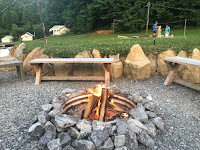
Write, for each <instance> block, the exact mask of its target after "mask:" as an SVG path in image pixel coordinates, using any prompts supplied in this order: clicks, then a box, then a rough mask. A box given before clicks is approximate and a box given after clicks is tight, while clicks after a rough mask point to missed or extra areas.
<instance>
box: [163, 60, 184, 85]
mask: <svg viewBox="0 0 200 150" xmlns="http://www.w3.org/2000/svg"><path fill="white" fill-rule="evenodd" d="M167 63H168V62H167ZM171 65H172V63H171ZM180 66H181V65H180V64H176V63H175V64H174V66H173V69H172V70H171V71H170V72H169V74H168V76H167V78H166V80H165V82H164V85H170V84H171V83H172V82H173V80H174V78H175V77H176V75H177V72H178V69H179V68H180Z"/></svg>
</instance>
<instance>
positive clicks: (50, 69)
mask: <svg viewBox="0 0 200 150" xmlns="http://www.w3.org/2000/svg"><path fill="white" fill-rule="evenodd" d="M43 51H44V50H41V49H40V48H35V49H34V50H32V52H30V53H29V54H28V56H27V57H26V59H25V60H24V63H23V68H24V73H25V74H28V75H35V71H34V70H33V68H32V66H31V65H30V63H29V61H31V60H33V59H37V58H49V56H47V55H45V54H43ZM42 75H50V76H52V75H55V70H54V66H53V65H52V64H44V65H43V67H42Z"/></svg>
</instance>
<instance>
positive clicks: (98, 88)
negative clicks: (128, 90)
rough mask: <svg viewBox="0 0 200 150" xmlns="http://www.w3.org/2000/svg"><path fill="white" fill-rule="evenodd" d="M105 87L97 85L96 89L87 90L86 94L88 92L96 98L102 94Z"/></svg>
mask: <svg viewBox="0 0 200 150" xmlns="http://www.w3.org/2000/svg"><path fill="white" fill-rule="evenodd" d="M105 87H106V85H105V84H103V83H101V84H98V86H97V87H96V89H95V90H94V89H90V88H89V89H87V91H88V92H90V93H91V94H93V95H95V96H98V97H100V96H101V93H102V88H105Z"/></svg>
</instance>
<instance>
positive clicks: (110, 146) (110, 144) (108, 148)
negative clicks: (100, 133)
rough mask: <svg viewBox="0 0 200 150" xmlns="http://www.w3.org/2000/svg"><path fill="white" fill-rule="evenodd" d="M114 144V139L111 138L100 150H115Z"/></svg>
mask: <svg viewBox="0 0 200 150" xmlns="http://www.w3.org/2000/svg"><path fill="white" fill-rule="evenodd" d="M113 148H114V144H113V141H112V139H111V138H110V137H109V138H108V139H107V140H105V141H104V143H103V144H102V145H101V146H99V148H98V150H113Z"/></svg>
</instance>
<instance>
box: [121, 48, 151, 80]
mask: <svg viewBox="0 0 200 150" xmlns="http://www.w3.org/2000/svg"><path fill="white" fill-rule="evenodd" d="M124 74H125V76H127V77H128V78H133V79H134V80H141V79H144V78H149V77H150V74H151V62H150V61H149V59H148V58H147V57H146V56H145V54H144V52H143V50H142V48H141V47H140V45H139V44H136V45H133V46H132V47H131V50H130V52H129V54H128V56H127V58H126V60H125V67H124Z"/></svg>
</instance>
